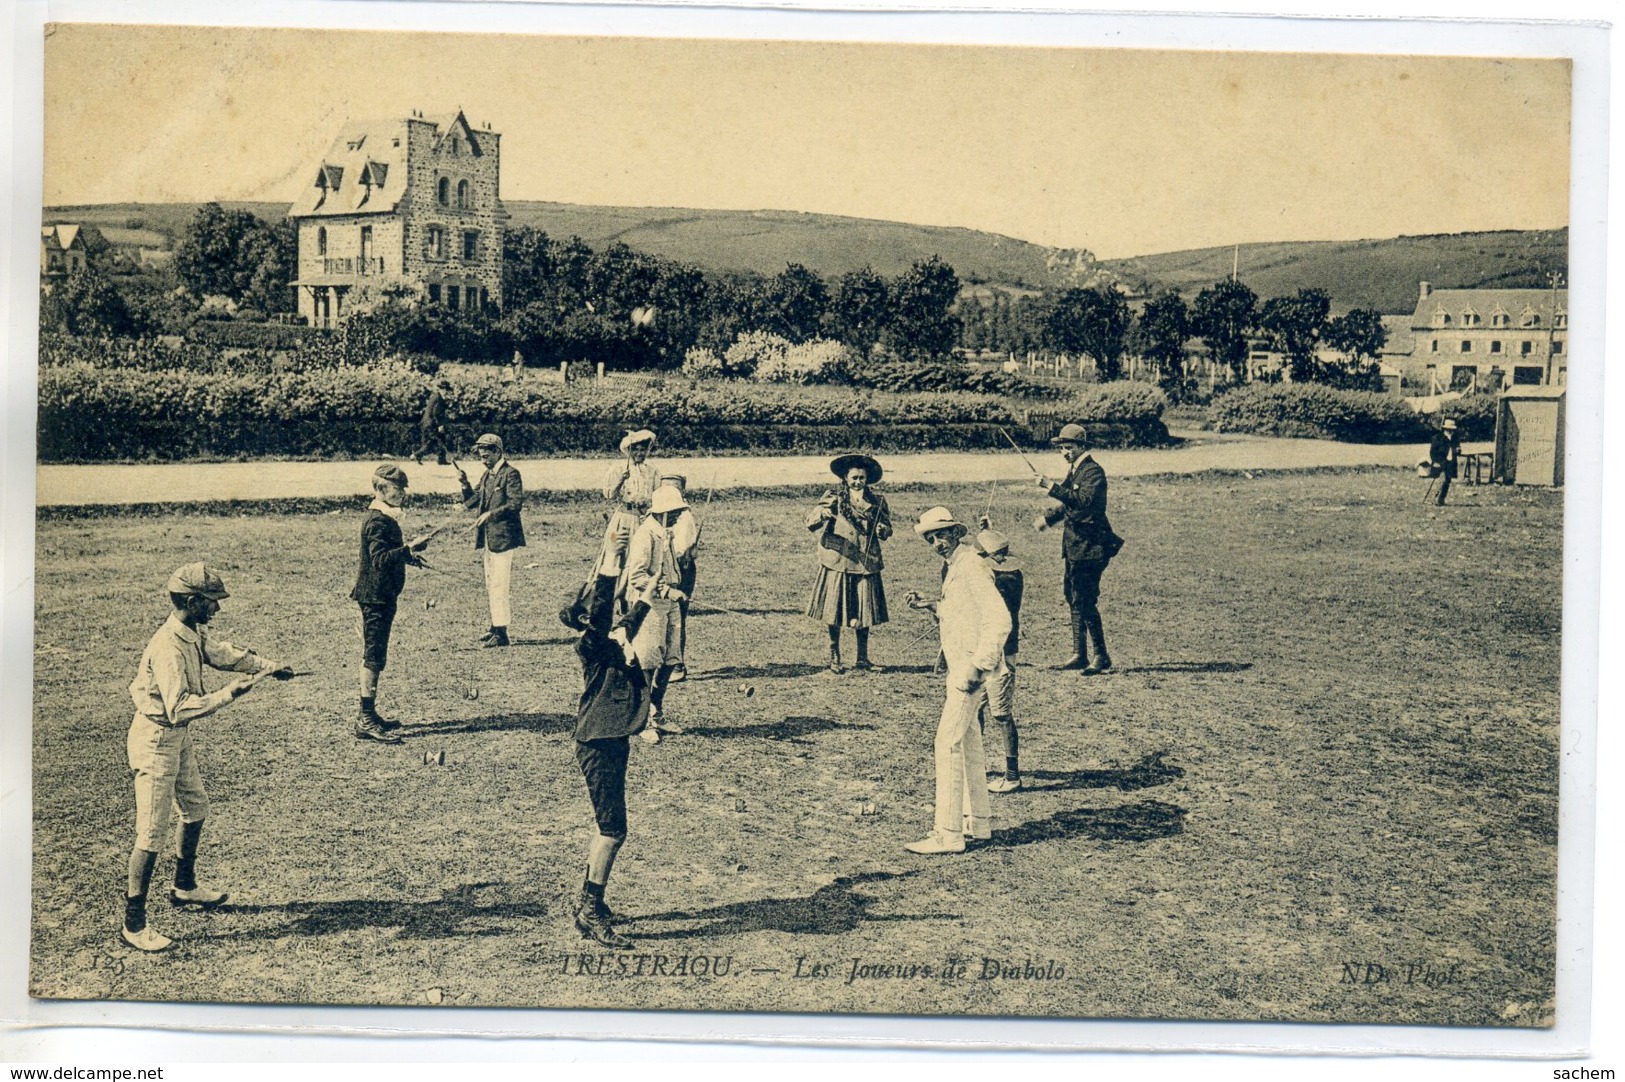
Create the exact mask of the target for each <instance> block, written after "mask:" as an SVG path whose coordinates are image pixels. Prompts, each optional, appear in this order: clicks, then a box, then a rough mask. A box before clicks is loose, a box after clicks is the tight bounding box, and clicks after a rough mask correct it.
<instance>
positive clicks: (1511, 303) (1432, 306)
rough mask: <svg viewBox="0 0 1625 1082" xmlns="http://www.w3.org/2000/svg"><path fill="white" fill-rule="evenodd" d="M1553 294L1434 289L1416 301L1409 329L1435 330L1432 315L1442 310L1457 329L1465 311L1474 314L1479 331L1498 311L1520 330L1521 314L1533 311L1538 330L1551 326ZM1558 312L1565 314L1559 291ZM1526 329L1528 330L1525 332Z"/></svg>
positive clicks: (1565, 297)
mask: <svg viewBox="0 0 1625 1082" xmlns="http://www.w3.org/2000/svg"><path fill="white" fill-rule="evenodd" d="M1552 294H1553V291H1552V290H1550V289H1435V290H1433V291H1432V292H1430V293H1429V294H1428V295H1427V296H1425V297H1418V298H1417V300H1416V311H1414V312H1412V313H1411V322H1410V325H1411V329H1412V330H1414V331H1424V330H1434V329H1435V328H1434V326H1433V313H1434V312H1435V311H1437V310H1439V309H1441V308H1442V309H1444V310H1445V311H1446V312H1448V313H1449V314H1450V326H1451V327H1452V328H1455V327H1459V326H1460V325H1461V324H1460V319H1461V314H1462V313H1463V312H1465V311H1467V310H1468V309H1471V310H1472V311H1474V312H1476V313H1477V314H1478V318H1479V319H1480V320H1481V321H1482V322H1480V323H1479V324H1478V327H1480V328H1484V327H1489V326H1490V325H1491V323H1490V316H1491V315H1492V314H1493V313H1494V312H1495V311H1496V309H1497V308H1499V309H1501V310H1502V311H1504V312H1506V314H1507V315H1509V316H1511V317H1512V328H1513V329H1520V328H1522V322H1523V313H1524V311H1525V310H1532V311H1533V312H1534V313H1535V314H1536V315H1538V316H1539V317H1540V328H1541V329H1545V328H1547V327H1550V326H1552V317H1553V312H1552ZM1556 294H1557V311H1558V312H1565V313H1566V312H1567V311H1568V308H1569V291H1568V290H1566V289H1559V290H1557V291H1556ZM1525 329H1527V328H1525Z"/></svg>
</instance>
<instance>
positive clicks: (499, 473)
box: [457, 432, 525, 647]
mask: <svg viewBox="0 0 1625 1082" xmlns="http://www.w3.org/2000/svg"><path fill="white" fill-rule="evenodd" d="M474 454H475V455H476V456H478V457H479V460H480V463H481V464H482V465H483V466H484V467H485V473H484V474H483V475H482V476H481V477H480V483H479V484H478V485H471V484H469V483H468V475H467V474H466V473H464V472H463V471H462V470H458V471H457V483H458V484H459V485H461V486H462V490H463V506H464V507H466V508H468V510H470V511H477V512H479V517H478V518H476V519H475V520H474V530H475V533H474V547H475V548H477V549H479V550H480V551H481V552H482V553H483V554H484V563H485V594H486V598H487V600H488V601H489V602H490V605H491V626H490V628H489V629H487V630H486V632H485V634H484V635H481V636H480V644H481V645H482V646H486V647H493V646H496V647H500V646H507V645H508V624H509V623H510V622H511V621H512V620H513V602H512V583H513V554H514V550H515V549H521V548H524V547H525V524H524V521H523V520H522V519H521V518H520V511H521V510H522V509H523V508H524V506H525V483H524V481H523V480H522V479H521V478H520V476H519V471H518V470H516V469H514V468H513V465H512V464H511V463H509V461H508V460H507V459H506V458H505V457H503V453H502V437H501V436H498V435H497V434H496V433H494V432H487V433H485V435H483V436H481V437H480V438H479V439H477V440H475V441H474Z"/></svg>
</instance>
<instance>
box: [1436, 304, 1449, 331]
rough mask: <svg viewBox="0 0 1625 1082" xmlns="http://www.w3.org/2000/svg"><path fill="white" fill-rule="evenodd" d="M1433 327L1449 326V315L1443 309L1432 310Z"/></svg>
mask: <svg viewBox="0 0 1625 1082" xmlns="http://www.w3.org/2000/svg"><path fill="white" fill-rule="evenodd" d="M1433 325H1434V326H1435V327H1448V326H1450V313H1449V312H1446V311H1445V310H1444V309H1443V308H1435V309H1434V310H1433Z"/></svg>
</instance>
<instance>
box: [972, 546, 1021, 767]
mask: <svg viewBox="0 0 1625 1082" xmlns="http://www.w3.org/2000/svg"><path fill="white" fill-rule="evenodd" d="M977 525H978V526H979V527H980V529H981V532H980V533H978V534H977V535H976V547H977V548H978V549H979V550H980V551H981V553H982V555H983V556H984V557H985V558H986V559H987V561H988V562H989V563H990V564H991V565H992V566H993V585H994V587H995V588H997V589H998V591H999V596H1000V597H1002V598H1004V607H1005V608H1006V609H1008V610H1009V611H1010V634H1009V636H1008V637H1006V638H1005V640H1004V665H1003V667H1002V668H998V669H995V670H993V672H991V673H989V674H988V677H987V708H988V713H990V714H992V715H993V734H994V745H995V747H1000V746H1002V747H1003V749H1004V774H1003V775H1001V776H1000V777H997V778H994V779H993V780H992V781H991V782H989V783H988V786H987V791H988V792H990V793H1013V792H1015V791H1016V790H1017V789H1020V788H1021V762H1020V756H1021V746H1020V739H1019V737H1018V736H1017V735H1016V710H1015V705H1016V651H1017V650H1019V649H1020V648H1021V594H1022V589H1023V587H1024V585H1025V583H1024V580H1023V578H1022V574H1021V568H1019V567H1017V566H1016V565H1015V564H1014V563H1013V562H1011V560H1010V539H1009V538H1008V537H1006V536H1005V535H1004V534H1002V533H1000V532H999V531H997V530H995V529H993V524H992V522H991V521H990V520H989V518H988V516H986V515H983V516H982V517H981V518H980V519H978V520H977Z"/></svg>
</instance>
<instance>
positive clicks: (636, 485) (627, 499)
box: [592, 428, 660, 609]
mask: <svg viewBox="0 0 1625 1082" xmlns="http://www.w3.org/2000/svg"><path fill="white" fill-rule="evenodd" d="M654 448H655V434H654V433H653V432H651V431H649V430H648V429H647V428H640V429H637V430H636V431H633V432H628V433H627V434H626V435H625V436H623V437H622V438H621V455H622V456H623V457H622V458H621V460H620V461H619V462H617V463H615V465H613V466H611V467H610V468H609V472H608V473H606V474H604V499H606V500H608V501H609V503H610V508H609V522H608V523H607V524H606V525H605V527H604V543H603V546H602V547H601V548H600V549H599V553H598V575H597V578H596V579H595V580H594V582H593V595H592V598H593V604H594V605H597V606H600V607H603V608H605V609H608V608H609V606H610V605H611V604H612V603H613V600H614V597H615V591H616V584H617V583H618V582H619V581H620V580H621V577H622V574H623V572H624V571H625V567H626V549H627V546H629V545H630V544H631V543H632V534H633V532H634V531H636V530H637V528H638V525H639V524H640V523H642V521H643V516H644V515H645V514H647V513H648V511H649V503H650V501H651V500H653V499H654V494H655V489H657V488H659V487H660V467H659V466H656V465H655V464H654V463H653V462H650V461H649V453H650V452H651V451H653V450H654Z"/></svg>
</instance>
